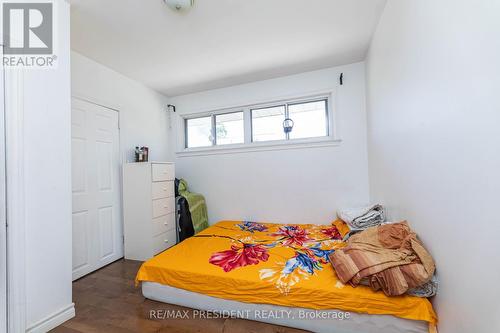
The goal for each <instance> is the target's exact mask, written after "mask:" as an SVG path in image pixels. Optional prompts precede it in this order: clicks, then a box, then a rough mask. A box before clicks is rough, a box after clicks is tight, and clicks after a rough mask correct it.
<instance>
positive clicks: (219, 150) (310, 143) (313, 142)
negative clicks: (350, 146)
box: [176, 137, 342, 157]
mask: <svg viewBox="0 0 500 333" xmlns="http://www.w3.org/2000/svg"><path fill="white" fill-rule="evenodd" d="M341 142H342V140H339V139H333V138H331V137H326V138H311V139H295V140H290V141H268V142H252V143H248V144H231V145H222V146H212V147H203V148H186V149H184V150H182V151H178V152H176V155H177V156H178V157H189V156H205V155H217V154H237V153H250V152H259V151H271V150H286V149H303V148H316V147H330V146H339V145H340V143H341Z"/></svg>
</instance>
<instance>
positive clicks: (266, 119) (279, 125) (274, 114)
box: [252, 105, 286, 142]
mask: <svg viewBox="0 0 500 333" xmlns="http://www.w3.org/2000/svg"><path fill="white" fill-rule="evenodd" d="M285 110H286V109H285V106H284V105H279V106H273V107H268V108H262V109H253V110H252V141H253V142H259V141H273V140H284V139H286V136H285V132H284V131H283V120H285Z"/></svg>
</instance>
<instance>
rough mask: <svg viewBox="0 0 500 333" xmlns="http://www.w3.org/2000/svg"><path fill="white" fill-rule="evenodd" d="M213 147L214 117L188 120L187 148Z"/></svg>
mask: <svg viewBox="0 0 500 333" xmlns="http://www.w3.org/2000/svg"><path fill="white" fill-rule="evenodd" d="M211 145H212V117H201V118H193V119H186V147H189V148H191V147H193V148H194V147H207V146H211Z"/></svg>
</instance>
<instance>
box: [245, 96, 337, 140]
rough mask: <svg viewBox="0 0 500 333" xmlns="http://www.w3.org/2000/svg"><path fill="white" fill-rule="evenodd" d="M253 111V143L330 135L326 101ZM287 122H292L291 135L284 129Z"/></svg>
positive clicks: (290, 104)
mask: <svg viewBox="0 0 500 333" xmlns="http://www.w3.org/2000/svg"><path fill="white" fill-rule="evenodd" d="M251 112H252V142H258V141H272V140H290V139H304V138H315V137H322V136H328V103H327V99H321V100H314V101H306V102H293V103H292V102H291V103H287V104H285V105H277V106H272V107H266V108H261V109H252V110H251ZM285 119H291V120H292V121H293V127H292V129H291V131H290V132H289V133H288V134H286V133H285V130H284V128H283V127H284V124H283V123H284V121H285Z"/></svg>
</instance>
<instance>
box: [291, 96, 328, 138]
mask: <svg viewBox="0 0 500 333" xmlns="http://www.w3.org/2000/svg"><path fill="white" fill-rule="evenodd" d="M326 110H327V109H326V100H322V101H315V102H307V103H297V104H289V105H288V118H290V119H292V120H293V122H294V126H293V129H292V131H291V132H290V139H302V138H314V137H318V136H327V135H328V116H327V112H326Z"/></svg>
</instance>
